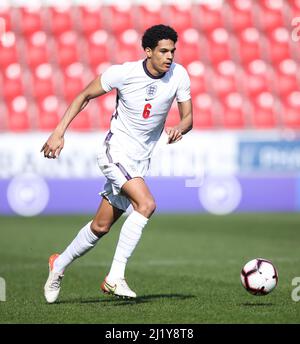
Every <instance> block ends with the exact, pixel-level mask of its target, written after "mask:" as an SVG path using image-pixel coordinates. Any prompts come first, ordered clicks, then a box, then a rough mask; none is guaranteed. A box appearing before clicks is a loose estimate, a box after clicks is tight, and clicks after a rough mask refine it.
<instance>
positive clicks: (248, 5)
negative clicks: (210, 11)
mask: <svg viewBox="0 0 300 344" xmlns="http://www.w3.org/2000/svg"><path fill="white" fill-rule="evenodd" d="M226 4H228V5H229V8H230V11H229V16H228V19H230V20H228V22H229V25H230V28H231V29H232V30H234V31H235V32H240V31H242V30H244V29H246V28H247V27H251V26H254V13H253V12H254V9H253V1H252V0H227V1H226Z"/></svg>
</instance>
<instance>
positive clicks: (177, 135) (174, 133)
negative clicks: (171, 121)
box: [165, 128, 182, 144]
mask: <svg viewBox="0 0 300 344" xmlns="http://www.w3.org/2000/svg"><path fill="white" fill-rule="evenodd" d="M165 131H166V133H167V134H168V136H169V137H168V144H171V143H175V142H178V141H180V140H181V139H182V134H181V131H180V130H178V129H176V128H166V129H165Z"/></svg>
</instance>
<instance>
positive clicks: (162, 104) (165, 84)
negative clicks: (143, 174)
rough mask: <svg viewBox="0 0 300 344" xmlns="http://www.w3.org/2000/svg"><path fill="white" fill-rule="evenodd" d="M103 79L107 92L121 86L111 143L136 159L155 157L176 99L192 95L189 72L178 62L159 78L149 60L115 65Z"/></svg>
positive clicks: (182, 100)
mask: <svg viewBox="0 0 300 344" xmlns="http://www.w3.org/2000/svg"><path fill="white" fill-rule="evenodd" d="M100 80H101V85H102V88H103V89H104V90H105V91H106V92H109V91H111V90H112V89H117V104H116V110H115V112H114V113H113V115H112V120H111V126H110V133H109V134H108V136H107V139H109V144H111V145H116V146H117V148H118V149H120V150H121V151H123V152H124V153H125V154H126V155H128V156H129V157H130V158H132V159H134V160H144V159H148V158H150V157H151V153H152V151H153V149H154V147H155V144H156V143H157V141H158V139H159V138H160V136H161V133H162V131H163V129H164V124H165V121H166V117H167V114H168V111H169V110H170V108H171V105H172V102H173V100H174V98H175V97H176V100H177V102H184V101H187V100H189V99H190V98H191V96H190V79H189V76H188V73H187V71H186V70H185V68H184V67H183V66H181V65H179V64H177V63H174V62H173V63H172V65H171V67H170V69H169V70H168V71H167V72H166V73H164V74H163V75H161V76H158V77H156V76H153V75H152V74H150V73H149V71H148V70H147V68H146V60H144V61H143V60H140V61H135V62H126V63H124V64H122V65H113V66H111V67H109V68H108V69H107V70H106V71H105V72H104V73H103V74H102V75H101V78H100Z"/></svg>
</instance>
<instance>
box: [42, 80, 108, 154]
mask: <svg viewBox="0 0 300 344" xmlns="http://www.w3.org/2000/svg"><path fill="white" fill-rule="evenodd" d="M105 93H106V92H105V91H104V90H103V88H102V86H101V82H100V78H99V77H97V78H96V79H95V80H93V81H92V82H91V83H90V84H88V86H87V87H86V88H85V89H84V90H83V91H82V92H80V93H79V94H78V96H77V97H76V98H75V99H74V100H73V101H72V103H71V104H70V106H69V107H68V108H67V110H66V112H65V114H64V115H63V117H62V119H61V120H60V122H59V123H58V125H57V127H56V128H55V130H54V131H53V133H52V134H51V135H50V136H49V138H48V140H47V141H46V142H45V144H44V145H43V147H42V149H41V152H44V157H45V158H50V159H55V158H57V157H58V156H59V154H60V152H61V150H62V149H63V147H64V134H65V132H66V130H67V128H68V126H69V124H70V123H71V122H72V120H73V119H74V118H75V117H76V116H77V115H78V113H79V112H80V111H82V110H83V109H84V108H85V107H86V106H87V104H88V102H89V101H90V99H93V98H96V97H99V96H101V95H103V94H105Z"/></svg>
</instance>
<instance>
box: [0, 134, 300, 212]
mask: <svg viewBox="0 0 300 344" xmlns="http://www.w3.org/2000/svg"><path fill="white" fill-rule="evenodd" d="M283 135H284V134H283V133H282V132H266V133H263V132H256V133H253V132H241V133H239V132H232V131H231V132H223V131H222V132H217V131H215V132H197V131H195V132H192V133H189V134H187V135H186V136H185V137H184V139H183V140H182V141H180V142H179V143H176V144H173V145H167V144H166V140H167V137H166V135H165V134H163V135H162V137H161V139H160V141H159V142H158V144H157V147H156V149H155V152H154V155H153V158H152V160H151V168H150V170H149V173H148V176H147V177H146V180H147V183H148V184H149V187H150V189H151V191H152V193H153V195H154V197H155V198H156V201H157V209H158V210H157V211H159V212H210V213H214V214H227V213H231V212H252V211H253V212H258V211H270V212H286V211H287V212H296V211H299V209H300V196H299V195H300V178H299V165H300V140H299V139H298V138H297V137H289V136H283ZM47 136H48V134H45V133H31V134H1V140H0V190H1V192H0V214H2V215H4V214H19V215H23V216H33V215H37V214H64V213H94V212H95V210H96V209H97V206H98V204H99V201H100V196H99V192H100V191H102V188H103V185H104V182H105V178H104V177H103V176H102V174H101V171H100V170H99V168H98V166H97V154H98V152H99V150H100V145H101V143H102V142H103V140H104V137H105V134H104V133H72V132H71V133H68V134H67V135H66V143H65V148H64V150H63V151H62V154H61V156H60V157H59V158H58V159H56V160H52V159H45V158H44V157H43V155H42V153H40V148H41V146H42V145H43V143H44V141H45V140H46V138H47Z"/></svg>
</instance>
